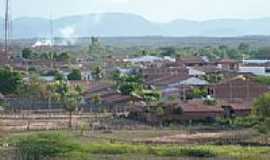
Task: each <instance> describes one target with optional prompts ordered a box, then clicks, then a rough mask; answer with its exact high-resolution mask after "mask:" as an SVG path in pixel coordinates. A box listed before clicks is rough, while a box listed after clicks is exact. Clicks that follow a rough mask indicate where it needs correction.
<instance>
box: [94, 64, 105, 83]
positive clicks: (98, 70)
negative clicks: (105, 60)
mask: <svg viewBox="0 0 270 160" xmlns="http://www.w3.org/2000/svg"><path fill="white" fill-rule="evenodd" d="M92 76H93V77H94V79H95V80H101V79H102V78H103V77H104V69H103V68H102V67H101V66H96V67H95V68H94V70H93V72H92Z"/></svg>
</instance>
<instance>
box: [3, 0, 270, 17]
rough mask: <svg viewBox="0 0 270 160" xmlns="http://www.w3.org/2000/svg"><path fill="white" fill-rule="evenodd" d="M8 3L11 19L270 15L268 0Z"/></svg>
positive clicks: (49, 0)
mask: <svg viewBox="0 0 270 160" xmlns="http://www.w3.org/2000/svg"><path fill="white" fill-rule="evenodd" d="M11 4H12V7H11V8H12V16H13V18H18V17H41V18H49V17H53V18H61V17H65V16H73V15H85V14H98V13H129V14H136V15H139V16H142V17H144V18H146V19H147V20H150V21H153V22H169V21H173V20H176V19H185V20H193V21H205V20H212V19H256V18H266V17H270V1H269V0H237V1H235V0H203V1H202V0H167V1H164V0H76V1H72V0H57V1H55V0H46V1H36V0H24V1H19V0H12V1H11ZM63 4H64V5H63ZM0 10H2V11H4V0H0ZM3 15H4V13H2V16H0V17H3Z"/></svg>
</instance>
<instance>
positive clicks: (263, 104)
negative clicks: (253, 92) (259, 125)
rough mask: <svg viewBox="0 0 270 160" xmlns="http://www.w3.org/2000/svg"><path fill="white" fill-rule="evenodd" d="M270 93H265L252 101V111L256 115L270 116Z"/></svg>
mask: <svg viewBox="0 0 270 160" xmlns="http://www.w3.org/2000/svg"><path fill="white" fill-rule="evenodd" d="M269 104H270V93H266V94H264V95H262V96H260V97H259V98H257V100H256V101H255V103H254V106H253V110H252V113H253V115H255V116H257V117H262V118H266V117H270V105H269Z"/></svg>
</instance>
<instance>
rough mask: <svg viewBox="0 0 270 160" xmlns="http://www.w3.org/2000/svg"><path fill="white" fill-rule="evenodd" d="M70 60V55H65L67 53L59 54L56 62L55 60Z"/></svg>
mask: <svg viewBox="0 0 270 160" xmlns="http://www.w3.org/2000/svg"><path fill="white" fill-rule="evenodd" d="M70 59H71V57H70V54H69V53H67V52H63V53H61V54H59V55H58V56H57V57H56V60H57V61H64V62H69V61H70Z"/></svg>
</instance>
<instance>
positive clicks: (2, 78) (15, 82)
mask: <svg viewBox="0 0 270 160" xmlns="http://www.w3.org/2000/svg"><path fill="white" fill-rule="evenodd" d="M0 84H1V85H0V93H3V94H11V93H16V91H17V90H18V89H19V87H20V86H21V85H22V75H21V74H20V73H19V72H16V71H13V70H12V69H10V68H0Z"/></svg>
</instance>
